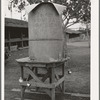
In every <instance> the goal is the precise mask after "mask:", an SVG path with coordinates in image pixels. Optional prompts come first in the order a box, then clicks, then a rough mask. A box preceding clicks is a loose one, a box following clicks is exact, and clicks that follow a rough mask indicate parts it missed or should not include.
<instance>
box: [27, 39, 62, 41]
mask: <svg viewBox="0 0 100 100" xmlns="http://www.w3.org/2000/svg"><path fill="white" fill-rule="evenodd" d="M62 40H63V39H29V41H62Z"/></svg>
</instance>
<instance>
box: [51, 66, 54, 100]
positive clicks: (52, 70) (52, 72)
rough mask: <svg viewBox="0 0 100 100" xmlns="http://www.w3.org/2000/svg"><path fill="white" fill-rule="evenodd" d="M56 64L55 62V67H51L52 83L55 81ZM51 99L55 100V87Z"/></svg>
mask: <svg viewBox="0 0 100 100" xmlns="http://www.w3.org/2000/svg"><path fill="white" fill-rule="evenodd" d="M54 66H55V64H53V67H52V68H51V83H54V82H55V68H54ZM51 100H55V88H52V89H51Z"/></svg>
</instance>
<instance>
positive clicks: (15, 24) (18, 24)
mask: <svg viewBox="0 0 100 100" xmlns="http://www.w3.org/2000/svg"><path fill="white" fill-rule="evenodd" d="M5 26H8V27H21V28H28V22H26V21H22V20H18V19H11V18H5Z"/></svg>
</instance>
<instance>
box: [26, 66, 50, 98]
mask: <svg viewBox="0 0 100 100" xmlns="http://www.w3.org/2000/svg"><path fill="white" fill-rule="evenodd" d="M25 68H26V71H27V72H28V74H30V75H31V76H32V77H33V78H34V79H35V80H36V81H37V82H40V83H43V82H42V81H41V80H40V79H39V78H38V77H37V76H36V75H35V74H34V73H33V72H32V71H31V70H30V69H29V68H27V67H25ZM44 91H45V92H46V93H47V94H48V95H49V96H51V93H50V91H49V90H44Z"/></svg>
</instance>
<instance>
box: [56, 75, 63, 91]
mask: <svg viewBox="0 0 100 100" xmlns="http://www.w3.org/2000/svg"><path fill="white" fill-rule="evenodd" d="M55 77H56V79H57V81H58V80H59V79H60V78H59V75H57V74H56V75H55ZM55 87H56V86H55ZM59 89H60V91H62V87H61V84H60V85H59Z"/></svg>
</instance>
